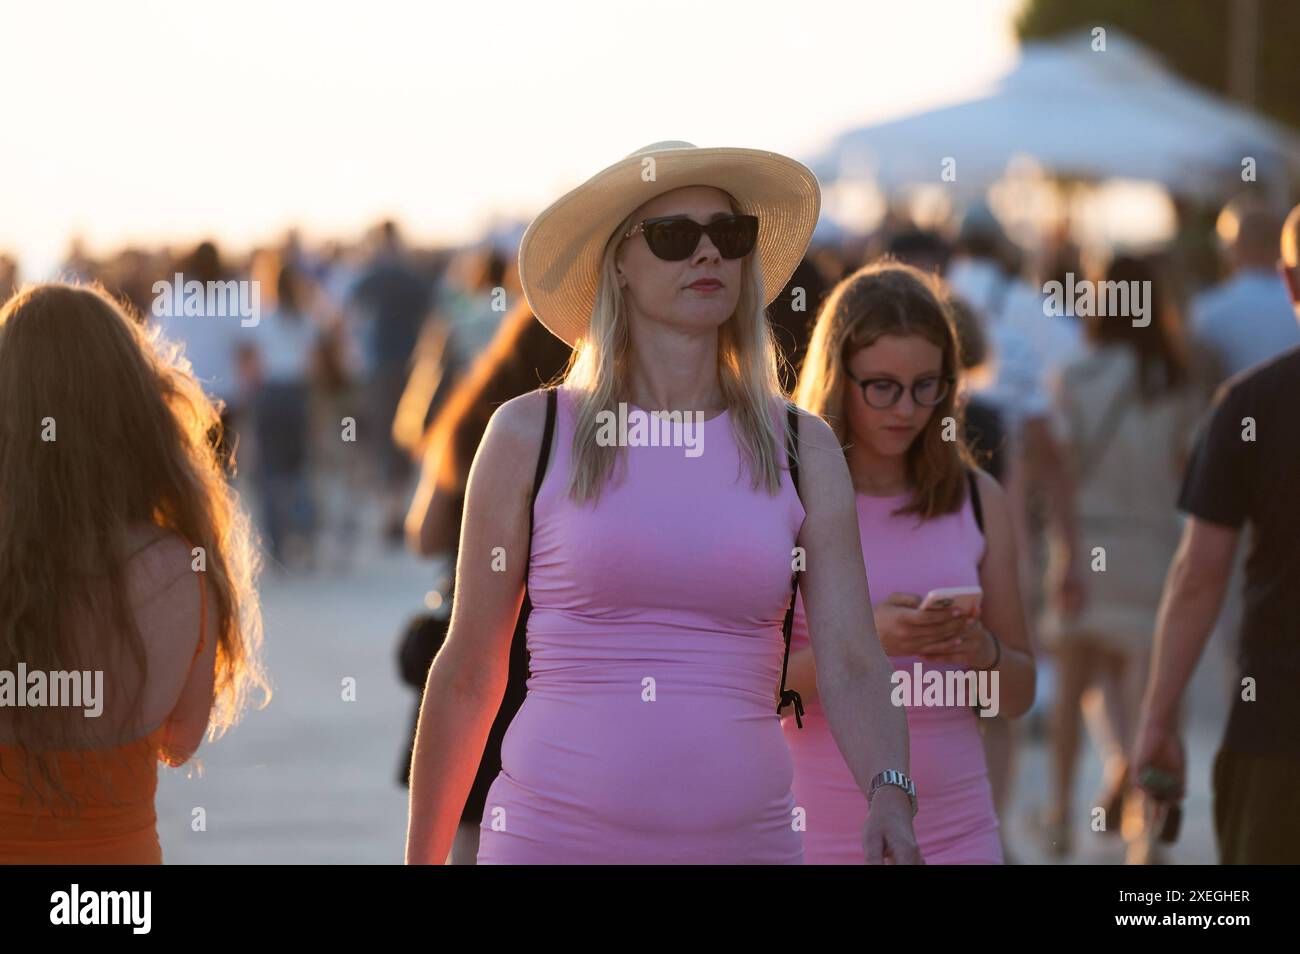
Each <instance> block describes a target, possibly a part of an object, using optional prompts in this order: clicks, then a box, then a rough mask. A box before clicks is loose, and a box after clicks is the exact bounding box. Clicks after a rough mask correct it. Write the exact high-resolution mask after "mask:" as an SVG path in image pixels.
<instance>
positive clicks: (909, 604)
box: [875, 593, 971, 656]
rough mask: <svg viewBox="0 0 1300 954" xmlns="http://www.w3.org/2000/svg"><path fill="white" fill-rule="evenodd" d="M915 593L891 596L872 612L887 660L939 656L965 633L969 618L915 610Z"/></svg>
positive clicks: (918, 599) (956, 611)
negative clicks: (933, 653)
mask: <svg viewBox="0 0 1300 954" xmlns="http://www.w3.org/2000/svg"><path fill="white" fill-rule="evenodd" d="M920 605H921V597H919V596H917V595H916V594H915V593H891V594H889V596H888V597H886V598H885V600H884V602H882V603H878V604H877V605H876V608H875V617H876V631H877V632H878V633H879V634H880V645H881V646H882V647H883V648H884V650H885V654H886V655H888V656H924V655H926V654H927V653H929V652H942V651H945V647H951V646H952V645H953V642H952V641H953V640H954V639H955V638H956V637H958V636H959V635H961V634H962V633H963V632H964V631H966V630H967V629H968V628H969V626H970V623H971V618H970V617H969V616H967V615H966V614H965V613H963V612H962V611H961V610H959V609H953V608H951V607H945V608H943V609H927V610H923V609H919V607H920Z"/></svg>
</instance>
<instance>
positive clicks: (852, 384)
mask: <svg viewBox="0 0 1300 954" xmlns="http://www.w3.org/2000/svg"><path fill="white" fill-rule="evenodd" d="M959 373H960V364H959V361H958V359H957V345H956V334H955V331H954V328H953V324H952V320H951V317H950V316H949V314H948V312H947V311H946V309H945V307H944V305H943V304H942V303H941V298H940V296H939V295H938V294H937V289H936V288H935V287H934V286H933V284H932V280H931V279H929V278H928V277H927V276H925V275H924V274H923V273H921V272H919V271H917V270H916V269H914V268H911V267H909V266H905V265H897V264H883V265H874V266H869V267H867V268H864V269H861V270H859V271H858V272H856V273H855V274H853V275H851V276H849V277H848V278H846V279H845V280H844V281H842V282H841V283H840V284H839V285H838V286H837V287H836V288H835V290H834V291H833V292H832V293H831V295H830V296H829V297H828V298H827V300H826V302H825V304H824V305H823V307H822V311H821V314H820V316H819V318H818V321H817V325H816V328H815V330H814V332H813V336H812V341H811V343H810V345H809V350H808V356H807V358H806V359H805V361H804V365H803V370H802V373H801V376H800V381H799V389H798V393H797V398H798V402H799V404H800V406H801V407H803V408H805V409H807V410H810V411H812V412H813V413H816V414H820V415H822V416H823V417H825V418H826V420H828V421H829V422H830V424H831V426H832V427H833V428H834V429H835V433H836V434H837V435H838V436H839V437H840V439H841V440H842V441H843V442H844V444H845V445H846V450H845V455H846V457H847V458H848V463H849V470H850V472H851V474H852V479H853V485H854V488H855V490H856V495H855V504H856V506H855V509H856V520H855V526H856V529H857V530H858V531H859V534H860V541H861V547H862V553H863V558H864V560H865V564H866V572H867V574H868V576H869V578H870V580H871V598H872V601H873V603H874V605H875V620H876V630H877V633H878V638H879V641H880V644H881V646H882V647H883V649H884V651H885V652H886V653H887V654H888V655H889V657H890V659H891V661H892V663H893V666H894V668H895V670H896V671H897V673H898V677H897V678H896V680H895V690H896V692H895V694H894V696H893V698H894V700H895V702H896V703H897V704H899V705H902V706H904V707H905V711H906V713H907V724H908V734H909V738H910V748H911V756H912V774H913V778H914V779H915V782H916V794H917V798H918V800H919V803H920V809H919V812H918V814H917V816H916V821H915V824H916V836H917V841H918V842H919V844H920V848H921V854H922V856H923V857H924V859H925V861H926V863H927V864H1001V863H1002V860H1003V859H1002V848H1001V844H1000V841H999V838H998V820H997V815H996V813H995V812H994V808H993V796H992V791H991V789H990V787H989V779H988V770H987V768H986V766H985V763H984V749H983V746H982V745H981V740H980V723H981V722H982V721H983V719H982V718H981V717H980V716H978V715H976V713H975V710H974V709H973V708H972V703H973V702H975V701H976V700H972V699H970V698H969V695H965V696H963V697H960V698H959V697H958V696H957V694H956V692H955V691H953V692H951V694H938V695H936V696H935V697H934V698H933V699H931V698H927V696H926V695H925V694H924V692H921V693H920V694H919V695H918V691H919V690H917V689H915V688H913V684H914V683H915V681H916V679H917V671H918V667H919V669H920V673H921V680H920V681H921V683H922V685H923V686H924V685H925V683H926V682H927V680H929V681H933V680H934V679H936V678H942V679H944V680H945V681H946V680H947V679H948V677H947V676H946V675H944V674H945V673H947V672H948V671H957V672H966V671H971V670H974V671H976V672H975V675H974V676H973V677H964V678H966V682H967V686H969V687H970V688H974V689H976V690H978V689H979V687H980V683H979V680H981V679H982V680H983V685H984V687H985V688H986V689H987V690H988V693H987V696H986V698H984V699H981V700H979V701H981V702H987V703H989V704H988V705H987V706H986V709H987V711H988V712H989V713H990V715H992V714H995V713H996V714H1001V715H1003V716H1017V715H1021V714H1023V713H1024V712H1025V711H1026V710H1027V709H1028V708H1029V706H1030V705H1031V703H1032V702H1033V697H1034V662H1033V657H1032V655H1031V651H1030V648H1029V642H1028V639H1027V637H1026V631H1025V630H1026V627H1025V613H1024V609H1023V607H1022V606H1021V601H1020V591H1019V584H1018V578H1017V574H1016V552H1015V544H1014V540H1013V535H1012V529H1011V520H1010V516H1009V511H1008V508H1007V502H1006V497H1005V495H1004V494H1003V492H1002V488H1001V487H1000V486H998V484H997V482H996V481H995V480H994V479H993V478H992V477H990V476H989V475H988V474H986V473H984V472H983V471H982V470H978V469H977V468H975V467H974V462H973V460H972V459H971V456H970V453H969V451H968V450H967V449H966V447H965V445H964V443H963V440H962V436H963V428H962V423H961V419H962V411H961V408H960V406H959V404H958V399H957V397H956V395H957V393H958V388H957V383H958V382H957V375H958V374H959ZM951 587H978V588H980V589H981V590H982V591H983V592H982V603H981V609H980V611H979V614H978V615H975V616H972V615H969V614H966V615H963V614H962V613H961V612H960V611H958V610H956V609H953V608H946V609H934V608H929V609H922V608H920V607H921V605H922V601H923V599H924V597H925V596H926V594H927V593H928V592H929V591H931V590H936V589H947V588H951ZM817 625H818V624H817V620H816V619H815V618H812V617H806V616H805V613H804V609H803V605H802V602H800V603H798V604H797V605H796V608H795V623H794V638H793V642H792V647H791V654H790V669H789V680H788V681H789V684H790V685H791V686H792V687H793V688H794V689H796V690H797V691H798V692H799V693H800V695H801V696H802V697H803V700H804V704H805V709H806V711H805V720H804V724H803V728H802V729H800V728H799V727H798V724H797V721H796V720H795V719H791V718H789V717H787V718H786V719H785V720H784V723H783V725H784V727H785V732H786V740H787V741H788V742H789V744H790V754H791V756H792V757H793V759H794V765H795V780H794V791H795V798H796V801H797V802H798V804H799V806H800V807H801V808H802V809H803V810H804V812H805V813H806V824H807V831H806V832H805V835H804V851H805V859H806V861H807V862H808V863H809V864H851V863H854V862H857V861H859V860H860V859H859V858H858V855H857V852H855V850H854V845H855V843H856V836H855V835H854V832H855V831H856V830H858V829H860V828H861V827H862V825H863V824H864V823H867V824H869V821H870V816H871V814H872V810H874V805H872V804H869V802H868V799H866V798H864V797H863V795H862V792H861V791H859V790H858V788H857V786H856V785H854V783H853V778H854V776H853V772H852V771H851V770H850V768H849V766H848V765H846V764H845V762H844V759H843V758H842V757H841V755H840V752H839V750H838V746H837V745H836V744H835V733H834V731H833V730H834V726H833V723H832V722H831V721H829V720H828V719H827V717H826V713H825V712H824V711H823V707H822V705H821V701H820V693H819V689H820V688H821V686H822V685H824V681H823V680H824V674H825V672H826V670H827V668H828V667H827V665H826V663H825V661H824V660H822V659H821V658H820V654H821V650H820V648H819V647H818V633H817ZM810 637H811V642H810ZM932 672H937V673H939V676H931V675H930V674H931V673H932ZM994 677H996V681H994ZM905 679H906V681H904V680H905ZM954 690H955V680H954ZM918 703H920V704H918ZM932 703H934V704H932Z"/></svg>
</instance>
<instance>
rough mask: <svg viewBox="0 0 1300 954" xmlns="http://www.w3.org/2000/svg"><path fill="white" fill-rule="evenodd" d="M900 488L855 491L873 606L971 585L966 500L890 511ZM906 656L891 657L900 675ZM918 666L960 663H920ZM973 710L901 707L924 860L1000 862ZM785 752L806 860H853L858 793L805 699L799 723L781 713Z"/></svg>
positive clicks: (857, 858) (972, 552)
mask: <svg viewBox="0 0 1300 954" xmlns="http://www.w3.org/2000/svg"><path fill="white" fill-rule="evenodd" d="M908 499H909V495H906V494H905V495H902V496H896V497H868V496H866V495H864V494H858V496H857V509H858V531H859V534H860V535H861V538H862V556H863V561H864V562H865V563H866V568H867V580H868V583H869V585H870V587H871V601H872V604H873V605H874V604H875V603H878V602H880V601H882V600H883V599H885V597H887V596H889V594H890V593H915V594H917V595H918V596H921V597H924V596H925V594H926V593H927V592H929V591H930V590H932V589H938V588H940V587H948V586H979V585H980V580H979V561H980V558H981V557H982V555H983V553H984V537H983V535H982V534H981V533H980V530H979V526H978V524H976V522H975V515H974V512H973V511H972V509H971V504H970V500H969V499H967V500H966V501H965V502H964V503H963V504H962V507H961V509H960V510H959V511H957V512H956V513H951V514H944V515H942V516H939V517H936V518H934V519H933V520H928V521H925V522H919V521H918V518H917V517H916V516H915V515H914V514H907V515H893V514H891V511H893V510H895V509H897V508H899V507H902V506H905V505H906V503H907V501H908ZM808 645H809V643H808V623H807V618H806V617H805V615H804V609H803V600H802V598H801V599H799V600H798V601H797V603H796V605H795V617H794V630H793V634H792V636H791V640H790V651H791V653H793V652H795V651H796V650H800V649H806V648H808ZM920 661H921V660H920V659H919V658H918V657H915V656H894V657H891V662H893V664H894V668H895V669H901V670H903V671H905V672H907V673H909V674H911V673H912V672H913V668H912V667H913V664H914V663H916V662H920ZM923 665H924V670H925V671H928V670H930V669H940V670H943V669H956V668H960V667H957V666H952V665H948V664H943V665H935V664H932V663H924V664H923ZM979 719H980V717H979V716H977V715H976V714H975V713H974V711H973V710H972V709H970V708H968V707H965V706H963V707H960V708H958V707H952V708H940V707H920V706H910V705H909V706H908V707H907V729H908V734H909V739H910V741H909V748H910V754H911V775H912V779H913V781H914V782H915V783H916V794H917V802H918V806H919V810H918V811H917V815H916V818H915V819H914V820H913V826H914V829H915V831H916V837H917V843H918V845H919V847H920V849H921V856H922V857H923V858H924V859H925V861H926V863H927V864H1002V846H1001V842H1000V840H999V837H998V820H997V815H996V813H995V812H994V810H993V792H992V789H991V788H990V786H989V779H988V770H987V767H986V766H985V763H984V749H983V745H982V744H981V740H980V732H979V725H978V722H979ZM782 727H783V728H784V730H785V737H786V741H787V742H789V744H790V755H791V757H792V758H793V759H794V766H795V777H794V793H795V802H796V804H798V805H799V806H800V807H801V808H803V809H804V810H805V811H806V813H807V814H806V825H807V830H806V831H805V832H804V851H805V857H806V861H807V863H808V864H862V863H863V854H862V829H863V826H864V825H865V824H866V820H867V799H866V796H865V795H863V794H862V790H861V789H860V788H858V786H857V783H856V782H855V781H854V779H853V775H852V774H851V773H850V772H849V768H848V766H847V765H845V764H844V758H843V756H842V755H841V754H840V750H839V748H838V747H837V746H836V744H835V739H834V738H833V737H832V736H831V731H830V726H829V725H828V724H827V722H826V715H825V712H824V710H823V709H822V707H821V706H820V705H819V704H818V703H817V702H815V701H814V702H808V703H806V704H805V713H804V720H803V729H799V728H798V727H797V726H796V725H795V720H794V718H793V717H790V716H787V717H786V718H784V719H782Z"/></svg>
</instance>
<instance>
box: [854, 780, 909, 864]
mask: <svg viewBox="0 0 1300 954" xmlns="http://www.w3.org/2000/svg"><path fill="white" fill-rule="evenodd" d="M862 851H863V854H864V856H865V858H866V862H867V864H869V865H923V864H925V859H924V858H922V857H921V849H920V848H918V847H917V844H916V833H915V832H913V831H912V802H911V799H909V798H908V797H907V793H906V792H904V791H903V790H902V789H901V788H899V787H898V786H897V785H882V786H881V787H880V788H878V789H876V794H875V795H874V796H872V799H871V810H870V811H869V812H868V813H867V824H866V827H865V828H864V829H863V832H862Z"/></svg>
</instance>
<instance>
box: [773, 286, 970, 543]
mask: <svg viewBox="0 0 1300 954" xmlns="http://www.w3.org/2000/svg"><path fill="white" fill-rule="evenodd" d="M883 335H898V336H906V335H919V336H920V337H922V338H924V339H925V340H927V341H929V342H930V343H931V344H934V345H935V346H937V347H938V348H939V350H940V351H942V352H943V364H942V368H941V370H940V374H941V375H943V376H944V377H946V378H949V379H950V380H951V382H952V383H951V385H950V387H949V388H948V393H947V395H946V396H945V397H944V399H943V400H942V401H941V402H939V404H938V405H937V406H936V407H934V409H933V413H932V414H931V415H930V420H929V421H928V422H927V423H926V425H925V429H924V430H922V431H921V433H920V434H918V435H917V437H916V439H915V440H914V441H913V442H912V446H911V447H909V448H908V450H907V460H906V467H907V479H908V483H909V484H910V485H911V486H912V487H914V488H915V492H914V493H913V495H912V499H911V500H910V501H909V502H908V503H907V505H906V506H904V507H902V508H900V510H899V511H898V512H899V513H915V514H919V515H920V516H921V518H922V519H924V520H929V519H930V518H932V517H935V516H938V515H939V514H943V513H951V512H953V511H955V510H957V509H958V508H959V507H960V506H961V504H962V501H963V500H964V499H965V493H966V487H965V485H966V472H967V470H968V468H971V467H974V466H975V461H974V458H973V457H972V455H971V452H970V450H969V448H968V447H967V446H966V442H965V439H964V433H963V431H964V412H963V410H962V407H961V405H960V403H959V401H958V399H957V393H958V386H957V385H958V382H959V379H960V375H961V368H960V359H959V356H958V350H957V333H956V331H955V329H954V327H953V322H952V317H951V315H949V313H948V310H947V308H946V307H945V306H944V304H943V299H942V297H941V294H940V292H939V289H938V288H937V287H936V282H935V280H934V279H932V278H931V277H929V276H928V275H926V274H925V273H924V272H922V271H919V270H918V269H915V268H913V267H911V266H910V265H902V264H899V263H897V262H894V261H890V260H885V261H881V262H877V263H875V264H872V265H868V266H866V267H864V268H861V269H859V270H858V271H856V272H854V273H853V274H851V275H850V276H849V277H848V278H845V279H844V280H843V281H841V282H840V283H839V284H838V285H836V286H835V289H834V290H833V291H832V292H831V293H830V295H829V297H827V299H826V301H825V303H824V304H823V305H822V309H821V312H820V314H819V315H818V317H817V325H816V327H815V328H814V329H813V335H812V341H811V342H810V343H809V345H808V356H807V357H806V358H805V359H804V364H803V371H802V374H801V375H800V377H799V388H798V390H797V391H796V393H795V400H796V402H797V403H798V404H799V406H800V407H802V408H804V409H805V410H808V411H811V412H812V413H813V414H817V415H819V416H821V417H823V418H825V419H826V421H827V423H829V424H830V425H831V428H832V429H833V430H834V431H835V435H836V437H838V438H839V441H840V444H841V445H844V446H848V442H849V438H850V436H851V435H850V434H849V433H848V430H847V425H846V423H845V413H844V402H845V400H846V399H847V398H849V397H851V396H852V394H851V392H850V391H849V390H848V389H849V388H853V387H857V385H855V384H854V383H853V382H852V381H851V380H850V379H849V377H848V371H847V369H846V363H847V362H848V360H849V359H850V358H851V357H852V356H853V354H854V353H855V352H857V351H859V350H861V349H863V348H867V347H870V346H871V345H872V344H874V343H875V341H876V340H877V339H878V338H880V337H881V336H883ZM945 421H949V422H950V423H949V425H948V427H947V428H945ZM945 429H948V430H949V431H950V434H951V436H952V439H951V440H945V439H944V431H945Z"/></svg>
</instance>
